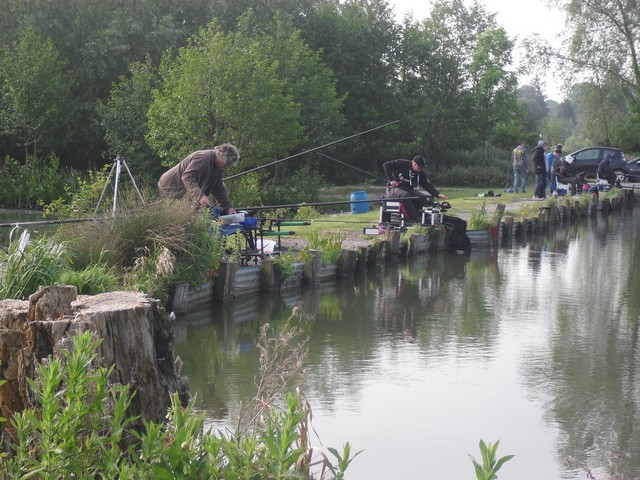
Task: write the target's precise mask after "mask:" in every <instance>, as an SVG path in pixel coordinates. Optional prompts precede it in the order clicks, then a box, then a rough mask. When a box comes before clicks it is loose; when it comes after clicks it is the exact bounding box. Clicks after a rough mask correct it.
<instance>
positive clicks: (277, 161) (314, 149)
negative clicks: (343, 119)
mask: <svg viewBox="0 0 640 480" xmlns="http://www.w3.org/2000/svg"><path fill="white" fill-rule="evenodd" d="M399 121H400V120H395V121H393V122H389V123H385V124H384V125H380V126H379V127H374V128H371V129H369V130H365V131H364V132H360V133H356V134H354V135H350V136H348V137H344V138H341V139H340V140H334V141H333V142H329V143H326V144H324V145H322V146H320V147H315V148H311V149H309V150H305V151H304V152H300V153H296V154H294V155H290V156H288V157H285V158H281V159H280V160H275V161H273V162H271V163H267V164H265V165H260V166H259V167H255V168H251V169H249V170H245V171H244V172H240V173H236V174H235V175H231V176H230V177H227V178H224V179H223V180H224V181H227V180H231V179H233V178H237V177H240V176H242V175H246V174H247V173H251V172H255V171H256V170H261V169H263V168H266V167H270V166H271V165H275V164H276V163H280V162H284V161H285V160H291V159H292V158H295V157H299V156H301V155H305V154H307V153H311V152H315V151H316V150H321V149H323V148H327V147H330V146H331V145H335V144H336V143H340V142H344V141H346V140H350V139H352V138H355V137H359V136H360V135H364V134H365V133H369V132H373V131H375V130H380V129H381V128H385V127H388V126H389V125H393V124H394V123H398V122H399Z"/></svg>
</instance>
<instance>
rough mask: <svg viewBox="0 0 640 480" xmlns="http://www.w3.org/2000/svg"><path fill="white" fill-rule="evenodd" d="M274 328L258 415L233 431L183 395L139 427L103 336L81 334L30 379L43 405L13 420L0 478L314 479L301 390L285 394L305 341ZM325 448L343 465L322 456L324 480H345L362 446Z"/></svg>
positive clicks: (266, 345) (265, 348) (263, 364)
mask: <svg viewBox="0 0 640 480" xmlns="http://www.w3.org/2000/svg"><path fill="white" fill-rule="evenodd" d="M290 320H291V319H290ZM268 329H269V326H268V325H266V326H265V327H263V329H262V330H261V339H260V343H259V345H258V346H259V348H260V349H261V353H262V354H261V359H260V372H261V375H262V378H261V379H260V382H259V388H258V394H257V395H256V397H255V399H254V402H253V407H254V408H251V409H243V411H244V412H245V413H246V414H247V415H248V416H250V417H251V418H252V419H253V421H252V422H250V423H249V424H248V425H247V426H246V428H245V427H242V433H241V430H240V427H239V430H238V431H237V432H236V434H235V435H232V434H222V433H216V432H213V431H212V430H208V431H204V414H203V413H201V414H196V413H195V412H194V402H195V400H193V401H192V402H190V403H189V405H187V406H186V407H184V408H183V406H182V405H181V404H180V401H179V399H178V395H177V393H176V394H173V395H172V397H171V407H170V409H169V411H168V415H167V421H166V423H164V424H156V423H153V422H144V423H143V425H144V426H143V428H142V431H136V430H133V428H132V427H133V425H134V421H135V420H137V419H136V418H133V417H127V409H128V407H129V405H130V404H131V400H132V398H133V395H134V394H133V393H131V391H130V388H129V387H128V386H121V385H109V381H108V379H109V375H110V373H111V371H112V370H113V367H110V368H109V369H107V368H102V367H98V366H97V364H98V356H97V348H98V346H99V345H100V342H101V340H98V341H92V340H91V333H90V332H84V333H79V334H78V335H76V336H74V337H72V342H71V345H72V349H71V351H64V350H63V351H62V353H61V358H56V359H53V358H48V359H47V360H46V361H43V362H42V363H41V364H40V365H39V374H40V375H39V379H38V381H36V380H34V379H29V380H28V382H29V385H30V386H31V388H32V389H33V392H34V396H35V399H36V400H37V407H36V408H34V409H30V410H25V411H23V412H20V413H17V414H15V415H14V416H13V418H12V419H11V422H12V425H13V427H14V428H15V441H14V442H13V443H12V445H11V447H12V450H13V453H14V454H13V456H11V457H2V456H0V478H2V479H3V480H4V479H9V478H31V477H34V478H310V467H311V460H312V456H313V455H312V454H313V450H312V449H311V448H310V447H309V438H308V437H309V421H310V416H311V413H310V410H309V407H308V404H307V403H306V402H305V401H304V399H303V398H302V396H301V394H298V395H293V394H291V393H284V394H283V396H281V392H283V389H284V388H286V387H287V386H288V385H289V380H291V375H297V374H300V373H302V372H303V369H302V368H301V360H302V359H303V358H304V356H305V351H306V349H305V346H304V345H305V341H304V340H303V341H301V342H300V341H298V338H297V337H298V335H299V330H298V329H296V328H295V327H292V328H289V329H286V331H283V332H282V333H281V334H278V335H273V336H271V337H270V338H269V337H268V335H267V332H268ZM280 400H283V402H284V403H280ZM278 405H282V406H281V407H279V406H278ZM256 412H259V414H256ZM238 424H239V425H240V424H241V423H240V422H239V423H238ZM131 440H135V441H131ZM328 451H329V453H331V454H332V455H333V456H334V457H336V459H337V464H336V465H333V464H331V462H329V461H328V459H327V458H326V456H325V455H324V454H323V457H324V459H323V460H321V461H320V463H322V464H323V466H324V468H323V472H322V473H321V475H320V477H317V478H325V475H324V471H325V470H329V471H330V472H331V473H332V475H333V478H338V479H341V478H344V472H345V470H346V469H347V467H348V466H349V464H350V463H351V461H352V460H353V459H354V458H355V456H357V455H358V453H359V452H358V453H356V454H355V455H351V447H350V445H349V444H348V443H347V444H345V445H344V447H343V452H342V454H339V453H338V451H337V450H336V449H333V448H329V449H328Z"/></svg>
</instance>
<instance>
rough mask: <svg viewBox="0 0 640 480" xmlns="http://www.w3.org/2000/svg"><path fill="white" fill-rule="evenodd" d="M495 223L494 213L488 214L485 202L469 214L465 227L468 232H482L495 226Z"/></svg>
mask: <svg viewBox="0 0 640 480" xmlns="http://www.w3.org/2000/svg"><path fill="white" fill-rule="evenodd" d="M497 221H498V220H497V218H496V215H495V213H489V212H488V211H487V204H486V202H482V205H481V206H480V208H478V209H476V210H474V211H473V212H471V217H470V218H469V223H468V224H467V227H468V229H469V230H484V229H485V228H490V227H493V226H495V225H496V224H497Z"/></svg>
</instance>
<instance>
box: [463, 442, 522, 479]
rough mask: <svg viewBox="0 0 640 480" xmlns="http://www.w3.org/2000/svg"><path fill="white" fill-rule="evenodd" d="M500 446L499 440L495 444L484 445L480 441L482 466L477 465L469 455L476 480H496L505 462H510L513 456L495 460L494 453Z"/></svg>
mask: <svg viewBox="0 0 640 480" xmlns="http://www.w3.org/2000/svg"><path fill="white" fill-rule="evenodd" d="M498 445H500V440H498V441H497V442H496V443H494V444H491V443H488V444H487V443H485V442H484V440H480V453H481V454H482V464H480V463H478V462H477V461H476V459H475V458H473V457H472V456H471V455H469V457H471V461H472V462H473V466H474V468H475V471H476V478H477V479H478V480H495V479H496V478H498V470H500V469H501V468H502V465H504V464H505V463H506V462H508V461H509V460H511V459H512V458H513V457H514V456H513V455H505V456H504V457H501V458H499V459H498V458H496V452H497V450H498Z"/></svg>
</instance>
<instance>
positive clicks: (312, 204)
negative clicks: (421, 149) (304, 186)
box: [236, 197, 420, 211]
mask: <svg viewBox="0 0 640 480" xmlns="http://www.w3.org/2000/svg"><path fill="white" fill-rule="evenodd" d="M418 198H420V197H402V198H376V199H372V200H344V201H336V202H308V203H307V202H303V203H289V204H285V205H262V206H257V207H242V208H236V211H242V210H246V211H252V210H253V211H256V210H272V209H274V208H299V207H322V206H326V205H349V204H351V203H372V202H373V203H375V202H399V201H401V200H416V199H418Z"/></svg>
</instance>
